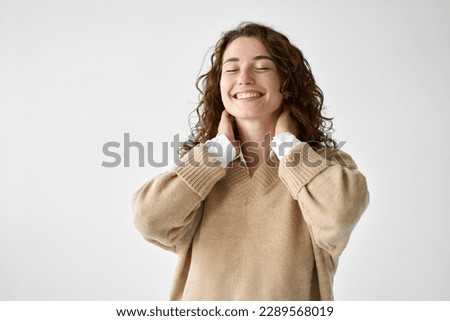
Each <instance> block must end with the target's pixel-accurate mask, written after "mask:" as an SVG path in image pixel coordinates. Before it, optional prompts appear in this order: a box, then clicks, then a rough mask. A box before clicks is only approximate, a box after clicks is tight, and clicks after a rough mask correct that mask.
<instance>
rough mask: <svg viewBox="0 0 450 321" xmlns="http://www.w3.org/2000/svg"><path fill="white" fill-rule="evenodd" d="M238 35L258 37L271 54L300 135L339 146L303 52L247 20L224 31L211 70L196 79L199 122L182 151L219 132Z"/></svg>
mask: <svg viewBox="0 0 450 321" xmlns="http://www.w3.org/2000/svg"><path fill="white" fill-rule="evenodd" d="M239 37H256V38H258V39H259V40H261V41H262V43H263V44H264V45H265V47H266V48H267V50H268V52H269V53H270V55H271V56H272V58H273V61H274V62H275V65H276V66H277V68H278V72H279V73H280V76H281V79H282V80H283V83H282V85H281V88H280V92H281V93H282V95H283V105H284V106H285V107H287V108H289V109H290V112H291V115H293V119H294V120H295V121H296V122H297V124H298V128H299V131H300V135H299V137H298V138H299V139H300V140H301V141H303V142H308V143H309V144H310V145H311V147H313V148H314V149H318V148H320V147H336V146H337V144H336V141H335V140H334V139H332V138H331V135H327V134H326V132H328V131H330V130H331V129H332V128H333V122H332V120H333V118H328V117H325V116H323V115H322V109H323V93H322V90H321V89H320V88H319V87H318V86H317V85H316V82H315V80H314V76H313V74H312V72H311V67H310V65H309V63H308V61H307V60H306V59H305V57H304V56H303V53H302V52H301V51H300V50H299V49H298V48H297V47H295V46H294V45H293V44H291V42H290V41H289V39H288V38H287V37H286V36H285V35H283V34H281V33H279V32H277V31H275V30H274V29H272V28H270V27H267V26H265V25H261V24H256V23H250V22H244V23H241V24H240V25H239V26H238V27H237V28H236V29H233V30H230V31H227V32H225V33H223V35H222V37H221V38H220V39H219V41H218V42H217V43H216V46H215V48H214V52H213V53H212V55H211V69H210V70H209V71H208V72H207V73H205V74H202V75H201V76H200V77H198V78H197V81H196V87H197V89H198V90H199V92H200V95H199V103H198V105H197V108H196V109H195V110H194V111H193V112H196V114H197V116H198V121H197V123H196V124H195V125H194V126H193V127H192V128H191V134H192V136H191V139H190V140H188V141H186V142H185V143H184V145H183V150H184V151H187V150H189V149H191V148H192V147H194V146H195V145H197V144H199V143H204V142H206V141H207V140H209V139H211V138H213V137H214V136H216V135H217V128H218V126H219V122H220V117H221V114H222V111H223V110H224V108H225V107H224V105H223V103H222V98H221V94H220V77H221V72H222V58H223V54H224V52H225V49H226V48H227V46H228V45H229V44H230V43H231V42H232V41H233V40H235V39H236V38H239ZM191 115H192V113H191ZM181 153H183V151H181Z"/></svg>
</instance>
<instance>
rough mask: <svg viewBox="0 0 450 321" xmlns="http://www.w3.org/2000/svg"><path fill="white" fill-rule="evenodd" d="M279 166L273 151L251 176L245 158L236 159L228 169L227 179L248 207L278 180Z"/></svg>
mask: <svg viewBox="0 0 450 321" xmlns="http://www.w3.org/2000/svg"><path fill="white" fill-rule="evenodd" d="M278 165H279V160H278V158H277V156H276V154H275V153H274V152H273V151H271V152H270V155H269V157H268V158H267V159H266V160H265V161H264V162H263V163H262V164H261V165H260V166H259V167H258V168H257V169H256V171H255V172H254V173H253V176H250V174H249V171H248V168H247V165H246V163H245V160H244V159H243V157H236V158H235V160H234V161H233V162H231V163H230V165H228V167H227V168H226V179H227V180H228V182H229V184H230V185H231V186H233V188H234V189H235V190H236V191H237V192H238V193H239V194H240V195H241V197H242V199H243V201H244V204H245V205H247V204H249V203H250V202H251V201H252V200H253V198H254V196H256V195H257V194H258V193H260V192H261V191H263V190H265V189H266V188H268V187H269V186H270V185H271V184H272V182H274V181H275V180H276V179H277V178H278Z"/></svg>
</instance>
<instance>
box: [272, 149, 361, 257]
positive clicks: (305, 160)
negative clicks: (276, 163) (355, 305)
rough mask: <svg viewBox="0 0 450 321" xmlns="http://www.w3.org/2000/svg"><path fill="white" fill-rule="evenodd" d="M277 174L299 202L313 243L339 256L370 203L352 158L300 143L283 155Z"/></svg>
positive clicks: (338, 152)
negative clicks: (317, 149)
mask: <svg viewBox="0 0 450 321" xmlns="http://www.w3.org/2000/svg"><path fill="white" fill-rule="evenodd" d="M279 175H280V178H281V180H282V181H283V182H284V183H285V184H286V186H287V188H288V189H289V191H290V192H291V194H292V197H293V198H294V199H296V200H297V201H298V203H299V206H300V209H301V211H302V214H303V216H304V219H305V221H306V223H307V224H308V225H309V227H310V230H311V232H312V236H313V238H314V240H315V242H316V244H317V245H318V246H319V247H321V248H322V249H324V250H326V251H327V252H328V253H329V254H330V255H331V256H333V257H338V256H339V255H340V254H341V253H342V251H343V250H344V248H345V246H346V245H347V243H348V240H349V238H350V234H351V232H352V230H353V228H354V227H355V225H356V223H357V222H358V220H359V219H360V217H361V215H362V214H363V212H364V210H365V209H366V207H367V206H368V204H369V192H368V189H367V184H366V179H365V177H364V175H363V174H361V173H360V172H359V171H358V169H357V166H356V164H355V162H354V161H353V159H352V158H351V157H350V156H349V155H348V154H346V153H344V152H342V151H339V150H336V149H322V150H320V151H318V152H316V151H314V150H313V149H312V148H311V147H310V146H309V145H308V144H306V143H299V144H297V145H295V147H294V148H293V149H292V150H291V151H290V152H289V154H288V155H287V156H285V157H283V159H282V161H281V162H280V169H279Z"/></svg>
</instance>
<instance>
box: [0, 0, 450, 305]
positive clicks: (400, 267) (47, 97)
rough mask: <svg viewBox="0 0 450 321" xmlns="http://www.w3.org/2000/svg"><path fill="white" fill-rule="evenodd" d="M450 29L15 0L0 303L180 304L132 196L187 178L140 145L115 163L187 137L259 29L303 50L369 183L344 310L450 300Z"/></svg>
mask: <svg viewBox="0 0 450 321" xmlns="http://www.w3.org/2000/svg"><path fill="white" fill-rule="evenodd" d="M449 16H450V2H449V1H447V0H440V1H439V0H435V1H433V0H429V1H425V0H423V1H420V0H414V1H411V0H407V1H406V0H405V1H391V0H384V1H380V0H377V1H360V0H353V1H351V0H343V1H331V0H329V1H325V0H314V1H312V0H311V1H280V0H277V1H240V0H239V1H236V0H229V1H227V2H217V3H215V2H214V3H213V2H212V1H206V0H204V1H189V2H187V1H164V2H163V1H144V0H142V1H135V0H132V1H117V0H113V1H111V0H108V1H106V0H97V1H84V0H83V1H57V0H53V1H31V0H11V1H5V0H1V1H0V84H1V91H0V108H1V111H0V121H1V124H0V140H1V141H0V144H1V145H0V146H1V157H0V161H1V163H0V168H1V179H0V189H1V190H0V192H1V203H0V210H1V212H0V215H1V216H0V299H2V300H166V299H167V298H168V295H169V291H170V285H171V279H172V274H173V271H174V268H175V263H176V256H175V255H174V254H172V253H169V252H165V251H163V250H161V249H159V248H157V247H155V246H154V245H151V244H149V243H147V242H145V241H144V240H143V239H142V238H141V236H140V235H139V234H138V232H137V231H136V230H135V228H134V226H133V224H132V213H131V202H130V199H131V195H132V194H133V192H134V191H135V190H137V189H138V188H139V187H140V186H141V185H142V184H143V183H144V182H145V181H147V180H148V179H150V178H151V177H153V176H154V175H156V174H157V173H160V172H163V171H165V170H167V169H169V168H170V165H169V166H166V167H164V168H155V167H151V166H149V165H147V166H145V167H139V166H138V165H139V164H138V162H137V154H136V153H135V152H136V151H135V150H133V151H132V162H131V165H130V167H124V164H123V162H122V163H121V165H120V166H118V167H114V168H106V167H102V166H101V164H102V162H103V161H111V158H109V157H106V156H105V155H104V154H103V151H102V147H103V145H104V144H105V143H106V142H110V141H115V142H119V143H120V144H121V146H123V142H124V134H125V133H129V134H130V138H131V140H133V141H139V142H141V143H143V144H145V143H146V142H154V144H155V145H156V146H157V147H158V146H161V145H162V142H170V141H171V140H172V139H173V136H174V135H175V134H177V133H180V135H181V137H186V135H187V133H188V122H187V119H188V115H189V112H190V111H191V110H192V109H193V108H194V107H195V103H196V101H197V91H196V89H195V87H194V82H195V79H196V77H197V75H198V72H199V70H200V68H201V66H202V62H203V59H204V56H205V54H206V53H207V52H208V49H209V48H210V47H211V46H212V45H214V44H215V42H216V41H217V40H218V38H219V36H220V34H221V32H222V31H224V30H228V29H230V28H234V27H235V26H236V25H237V24H238V23H239V22H241V21H244V20H246V21H248V20H251V21H255V22H262V23H265V24H268V25H270V26H272V27H274V28H275V29H277V30H279V31H281V32H283V33H285V34H286V35H288V36H289V38H290V39H291V41H292V42H293V43H295V44H296V45H297V46H298V47H299V48H301V49H302V50H303V52H304V54H305V56H306V57H307V59H308V60H309V62H310V64H311V66H312V69H313V73H314V75H315V76H316V78H317V81H318V84H319V86H320V87H321V88H322V89H323V91H324V93H325V97H326V106H327V113H328V115H330V116H334V117H335V127H336V129H337V131H336V138H338V139H339V140H344V141H347V143H346V144H345V145H344V147H343V149H344V150H345V151H347V152H349V153H350V154H351V155H352V156H353V158H354V159H355V160H356V162H357V163H358V165H359V167H360V170H361V171H362V172H363V173H364V174H365V175H366V177H367V179H368V184H369V190H370V193H371V203H370V205H369V208H368V209H367V211H366V212H365V214H364V216H363V218H362V219H361V221H360V223H359V225H358V226H357V227H356V229H355V231H354V233H353V235H352V238H351V240H350V244H349V246H348V247H347V249H346V251H345V252H344V254H343V256H342V257H341V262H340V266H339V269H338V272H337V275H336V279H335V296H336V299H337V300H450V273H449V271H450V250H449V244H450V233H448V228H449V223H450V219H449V215H450V211H449V209H450V207H449V205H448V203H447V201H448V198H449V195H450V193H449V186H450V184H449V179H450V175H449V171H448V164H449V161H450V157H449V155H450V153H449V149H448V146H447V145H446V144H447V140H446V135H447V134H448V131H447V130H446V127H445V126H446V124H448V117H449V108H448V105H449V100H450V91H449V84H450V60H449V58H448V57H450V22H449V19H448V17H449ZM133 153H135V154H133ZM154 153H155V155H161V152H160V151H159V150H158V148H156V149H155V152H154ZM122 155H123V153H122ZM158 159H161V158H159V156H155V160H158Z"/></svg>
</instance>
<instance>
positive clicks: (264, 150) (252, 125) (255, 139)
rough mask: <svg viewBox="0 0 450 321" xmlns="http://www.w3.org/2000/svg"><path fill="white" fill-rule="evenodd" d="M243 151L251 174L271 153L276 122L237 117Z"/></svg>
mask: <svg viewBox="0 0 450 321" xmlns="http://www.w3.org/2000/svg"><path fill="white" fill-rule="evenodd" d="M236 127H237V130H238V133H239V140H240V143H241V151H242V154H243V155H244V158H245V161H246V163H247V167H248V169H249V171H250V175H252V174H253V173H254V171H255V170H256V169H257V168H258V167H259V165H261V164H262V163H263V162H264V161H265V160H266V158H267V157H268V156H269V154H270V146H269V144H270V141H271V140H272V137H273V136H274V132H275V123H274V122H262V121H258V120H250V119H236Z"/></svg>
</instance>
